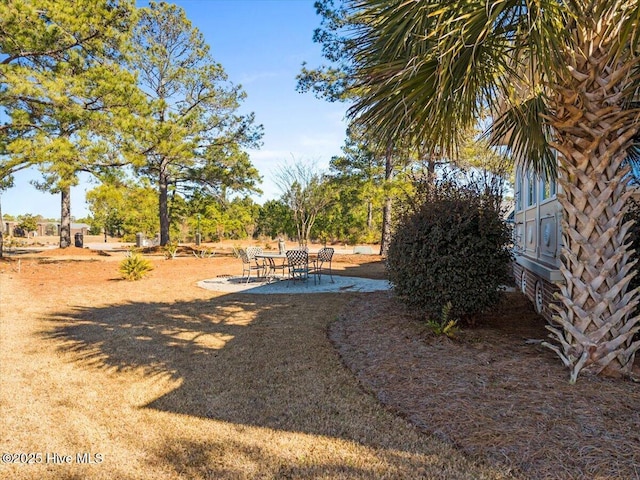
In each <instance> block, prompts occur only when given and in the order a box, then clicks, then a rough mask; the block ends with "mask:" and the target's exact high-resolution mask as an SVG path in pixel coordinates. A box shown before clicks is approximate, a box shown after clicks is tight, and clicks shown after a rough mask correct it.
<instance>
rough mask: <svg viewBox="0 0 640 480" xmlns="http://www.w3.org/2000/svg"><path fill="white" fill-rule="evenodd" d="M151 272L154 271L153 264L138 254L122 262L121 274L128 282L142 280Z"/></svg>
mask: <svg viewBox="0 0 640 480" xmlns="http://www.w3.org/2000/svg"><path fill="white" fill-rule="evenodd" d="M151 270H153V265H152V264H151V262H150V261H149V260H147V259H146V258H143V257H141V256H140V255H138V254H136V253H134V254H131V255H129V256H127V257H126V258H125V259H124V260H122V262H120V274H121V275H122V278H125V279H127V280H140V279H141V278H143V277H144V276H145V275H147V274H148V273H149V272H150V271H151Z"/></svg>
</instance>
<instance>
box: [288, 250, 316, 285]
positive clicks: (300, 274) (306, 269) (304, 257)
mask: <svg viewBox="0 0 640 480" xmlns="http://www.w3.org/2000/svg"><path fill="white" fill-rule="evenodd" d="M286 255H287V265H288V266H289V280H292V281H293V282H295V281H297V280H301V281H304V282H306V281H307V280H309V274H310V273H312V270H311V267H310V266H309V253H308V252H306V251H305V250H297V249H296V250H287V252H286ZM288 285H289V284H287V286H288Z"/></svg>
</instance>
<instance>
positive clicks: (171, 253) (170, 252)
mask: <svg viewBox="0 0 640 480" xmlns="http://www.w3.org/2000/svg"><path fill="white" fill-rule="evenodd" d="M177 256H178V244H177V243H173V242H172V243H167V244H166V245H165V247H164V258H166V259H167V260H172V259H174V258H176V257H177Z"/></svg>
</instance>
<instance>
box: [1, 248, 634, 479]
mask: <svg viewBox="0 0 640 480" xmlns="http://www.w3.org/2000/svg"><path fill="white" fill-rule="evenodd" d="M147 257H148V258H149V259H150V260H151V261H152V262H153V264H154V270H153V271H152V272H151V274H150V275H149V276H148V277H147V278H145V279H143V280H140V281H138V282H127V281H124V280H122V279H120V278H119V275H118V272H117V266H118V263H119V262H120V261H121V260H122V259H123V258H124V252H122V251H110V252H106V251H105V252H96V251H90V250H87V249H76V248H69V249H65V250H64V251H60V250H49V251H46V252H43V253H40V254H29V255H19V256H14V257H11V258H10V259H5V260H4V261H0V300H1V305H2V306H1V307H0V379H1V382H0V413H1V418H0V424H1V428H0V430H1V432H0V449H1V450H2V452H0V453H10V454H13V455H12V456H11V457H7V458H8V460H9V461H8V462H7V461H5V457H4V456H3V464H0V478H18V479H27V478H29V479H30V478H52V479H53V478H55V479H80V478H122V479H129V478H131V479H133V478H136V479H137V478H145V479H146V478H154V479H155V478H159V479H165V478H166V479H174V478H196V479H200V478H203V479H204V478H274V479H275V478H278V479H279V478H376V479H377V478H398V479H404V478H407V479H409V478H411V479H413V478H454V479H457V478H474V479H475V478H511V477H514V478H536V479H537V478H550V479H551V478H567V479H568V478H585V479H586V478H600V479H604V478H607V479H609V478H625V479H626V478H639V477H640V471H639V470H640V414H639V413H638V412H639V409H638V405H640V386H639V385H637V384H635V383H632V382H629V381H620V380H610V379H603V378H589V377H584V378H580V379H579V381H578V383H577V384H576V385H569V384H568V381H567V380H568V372H567V371H566V370H565V369H564V368H563V367H562V365H561V363H560V361H559V360H558V359H557V358H556V357H555V356H554V354H553V353H552V352H550V351H548V350H546V349H544V348H542V347H540V346H539V345H538V344H537V343H535V342H534V343H531V342H528V340H531V339H541V338H544V337H545V335H546V333H545V329H544V321H543V320H542V319H541V318H540V317H538V316H537V315H535V313H534V312H533V309H532V308H531V306H530V305H529V303H528V302H527V301H526V300H525V299H523V297H522V296H521V295H519V294H509V295H508V297H507V298H506V300H505V302H504V304H503V305H501V306H500V307H499V308H496V309H495V310H494V311H493V312H491V313H490V314H487V315H484V316H482V317H480V318H478V319H477V326H476V327H475V328H473V329H464V330H463V331H462V332H461V333H459V334H458V336H457V337H456V338H455V339H453V340H450V339H448V338H446V337H435V336H433V335H432V334H431V333H430V332H428V331H427V329H426V328H425V326H424V323H422V322H421V321H420V320H419V319H417V318H415V317H413V316H412V315H411V314H410V312H408V311H406V309H405V308H404V307H403V305H402V304H399V303H398V302H397V301H396V300H395V299H394V298H393V296H392V295H391V294H388V293H379V292H378V293H336V294H312V293H310V294H309V295H300V296H295V297H294V296H287V295H265V296H258V295H254V296H249V295H246V294H220V293H216V292H211V291H206V290H203V289H200V288H197V287H196V286H195V284H196V282H197V281H199V280H202V279H204V278H211V277H215V276H218V275H237V274H239V273H240V270H241V266H240V263H239V260H237V259H235V258H233V257H232V256H231V255H230V252H228V251H223V250H220V251H219V252H218V253H217V254H216V256H214V257H213V258H195V257H194V256H193V255H190V252H189V251H187V250H185V251H184V252H183V253H182V255H181V256H180V257H178V258H176V259H173V260H166V259H164V258H163V256H162V254H161V253H160V252H149V254H148V255H147ZM334 268H335V269H336V271H337V273H339V274H346V275H350V276H365V277H369V278H384V276H385V274H384V265H383V264H382V262H381V259H380V257H379V256H377V255H336V257H335V263H334ZM29 453H32V454H33V456H32V457H31V458H30V459H31V460H33V462H31V463H33V464H28V463H29V462H27V460H29V458H27V457H26V456H21V455H20V454H29ZM38 453H40V454H41V456H40V457H38V456H36V455H37V454H38ZM85 453H88V454H89V457H86V456H83V455H84V454H85ZM54 454H55V455H54ZM97 454H100V455H99V456H98V455H97ZM56 455H57V456H56ZM66 455H69V456H70V457H71V460H70V461H69V462H67V457H65V456H66ZM78 455H80V456H78ZM38 458H40V460H41V461H38ZM87 459H91V460H92V463H86V460H87ZM83 460H84V461H83Z"/></svg>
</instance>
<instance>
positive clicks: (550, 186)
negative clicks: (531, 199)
mask: <svg viewBox="0 0 640 480" xmlns="http://www.w3.org/2000/svg"><path fill="white" fill-rule="evenodd" d="M555 195H556V181H555V179H554V180H551V181H548V180H545V182H544V184H543V186H542V200H546V199H547V198H551V197H555Z"/></svg>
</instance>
